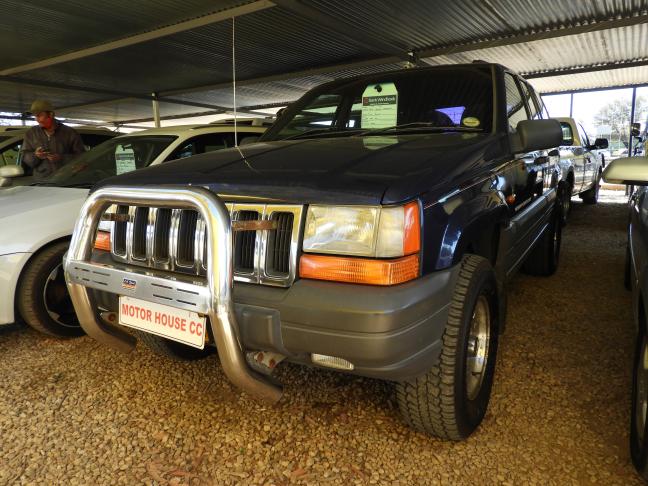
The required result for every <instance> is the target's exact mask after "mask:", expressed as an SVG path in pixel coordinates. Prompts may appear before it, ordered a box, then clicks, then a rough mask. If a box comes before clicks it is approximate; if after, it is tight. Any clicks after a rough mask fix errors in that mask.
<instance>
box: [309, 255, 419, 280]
mask: <svg viewBox="0 0 648 486" xmlns="http://www.w3.org/2000/svg"><path fill="white" fill-rule="evenodd" d="M299 276H300V277H301V278H312V279H317V280H331V281H335V282H348V283H356V284H367V285H396V284H399V283H403V282H407V281H409V280H414V279H415V278H416V277H418V276H419V256H418V255H409V256H406V257H402V258H395V259H390V260H374V259H369V258H349V257H337V256H327V255H302V257H301V259H300V262H299Z"/></svg>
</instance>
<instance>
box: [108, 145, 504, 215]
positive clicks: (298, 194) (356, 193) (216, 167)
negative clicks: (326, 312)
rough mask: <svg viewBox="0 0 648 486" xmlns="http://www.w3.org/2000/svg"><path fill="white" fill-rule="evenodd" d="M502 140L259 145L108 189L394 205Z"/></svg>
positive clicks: (446, 178)
mask: <svg viewBox="0 0 648 486" xmlns="http://www.w3.org/2000/svg"><path fill="white" fill-rule="evenodd" d="M498 141H499V138H498V137H496V136H493V135H483V134H476V133H442V134H439V133H437V134H426V135H406V136H403V135H400V136H396V135H394V136H390V135H384V136H368V137H345V138H326V139H311V140H292V141H277V142H261V143H256V144H253V145H244V146H242V147H239V149H240V150H239V149H236V148H234V149H228V150H220V151H217V152H211V153H208V154H202V155H198V156H195V157H191V158H188V159H181V160H178V161H174V162H171V163H167V164H162V165H158V166H155V167H149V168H147V169H142V170H138V171H134V172H131V173H128V174H123V175H120V176H117V177H112V178H109V179H106V180H103V181H101V182H100V183H99V184H98V185H97V186H96V187H103V186H106V185H121V186H147V185H148V186H150V185H169V184H175V185H178V184H179V185H199V186H205V187H208V188H209V189H211V190H212V191H214V192H216V193H218V194H221V195H224V196H226V195H234V196H252V197H258V198H268V199H273V200H278V201H282V202H291V203H337V204H340V203H344V204H381V203H382V204H390V203H398V202H402V201H405V200H408V199H411V198H413V197H416V196H418V195H419V194H421V193H423V192H425V191H426V190H430V189H433V188H435V187H437V186H444V189H446V190H447V187H448V184H456V183H457V179H459V178H467V177H470V176H471V172H472V173H473V174H472V175H474V172H475V170H477V169H478V168H479V166H480V164H479V162H480V161H482V160H483V159H484V158H485V157H492V156H493V155H492V153H493V150H492V149H493V148H494V147H498V146H499V142H498Z"/></svg>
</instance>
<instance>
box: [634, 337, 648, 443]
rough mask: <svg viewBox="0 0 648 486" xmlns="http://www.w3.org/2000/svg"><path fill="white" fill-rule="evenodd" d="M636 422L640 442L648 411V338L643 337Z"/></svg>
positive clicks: (637, 388)
mask: <svg viewBox="0 0 648 486" xmlns="http://www.w3.org/2000/svg"><path fill="white" fill-rule="evenodd" d="M635 386H636V390H637V393H636V399H635V424H636V426H637V437H638V438H639V442H640V443H642V442H643V440H644V433H645V429H646V415H647V413H648V338H647V337H646V336H644V337H643V340H642V343H641V351H640V354H639V358H638V359H637V370H636V385H635Z"/></svg>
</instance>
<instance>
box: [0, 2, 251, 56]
mask: <svg viewBox="0 0 648 486" xmlns="http://www.w3.org/2000/svg"><path fill="white" fill-rule="evenodd" d="M250 1H252V0H248V1H245V0H183V1H182V3H181V4H179V3H178V2H177V1H175V0H137V1H135V2H134V1H131V0H110V1H94V2H93V1H85V0H68V1H65V2H52V1H51V0H31V1H29V2H25V1H22V0H0V12H2V15H0V45H1V46H2V56H0V68H5V67H10V66H14V65H19V64H25V63H28V62H31V61H36V60H40V59H46V58H48V57H51V56H55V55H58V54H62V53H64V52H68V51H72V50H78V49H82V48H86V47H89V46H93V45H96V44H101V43H104V42H107V41H112V40H115V39H119V38H123V37H127V36H129V35H134V34H137V33H140V32H145V31H148V30H151V29H154V28H158V27H162V26H166V25H171V24H175V23H177V22H179V21H182V20H186V19H187V18H192V17H200V16H202V15H206V14H209V13H213V12H218V11H220V10H224V9H226V8H230V7H232V6H234V5H240V4H245V3H250Z"/></svg>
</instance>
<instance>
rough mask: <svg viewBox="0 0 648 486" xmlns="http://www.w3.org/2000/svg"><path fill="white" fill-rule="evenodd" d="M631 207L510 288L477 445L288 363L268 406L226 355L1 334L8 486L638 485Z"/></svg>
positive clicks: (350, 380) (14, 329) (617, 198)
mask: <svg viewBox="0 0 648 486" xmlns="http://www.w3.org/2000/svg"><path fill="white" fill-rule="evenodd" d="M624 202H625V198H624V197H623V193H622V192H613V191H602V196H601V202H600V203H599V204H598V205H596V206H586V205H583V204H581V203H580V202H578V201H577V200H576V199H575V200H574V207H573V211H572V215H571V220H570V223H569V225H568V226H567V228H565V232H564V234H563V236H564V239H563V247H562V255H561V262H560V268H559V270H558V272H557V273H556V275H554V276H552V277H549V278H539V277H530V276H526V275H522V274H520V275H518V276H516V277H515V278H514V280H513V281H512V282H511V284H510V286H509V303H508V311H509V312H508V325H507V328H506V333H505V334H504V335H503V336H502V337H501V340H500V348H499V356H498V363H497V370H496V377H495V384H494V388H493V395H492V399H491V403H490V407H489V410H488V413H487V415H486V418H485V420H484V422H483V424H482V426H481V427H480V428H479V429H478V430H477V432H476V433H475V434H474V435H473V436H471V437H470V438H469V439H468V440H466V441H464V442H460V443H453V442H443V441H439V440H436V439H433V438H430V437H427V436H425V435H423V434H420V433H417V432H414V431H412V430H410V429H408V428H407V427H406V426H405V425H404V424H403V423H402V422H401V420H400V419H399V416H398V410H397V408H396V405H395V400H394V397H393V395H392V390H391V388H390V386H388V384H386V383H382V382H380V381H377V380H371V379H364V378H358V377H354V376H350V375H344V374H340V373H335V372H330V371H323V370H318V369H308V368H303V367H300V366H297V365H291V364H282V365H281V366H280V369H279V370H278V371H277V378H278V379H279V380H281V381H282V382H283V383H284V384H285V396H284V397H283V399H282V401H281V402H280V403H279V404H277V405H274V406H268V405H264V404H261V403H258V402H255V401H254V400H252V399H250V398H249V397H247V396H246V395H245V394H242V393H240V392H239V391H238V390H237V389H235V388H234V387H233V386H232V385H230V384H229V383H228V382H227V380H226V379H225V377H224V375H223V373H222V370H221V369H220V366H219V364H218V359H217V357H216V356H210V357H209V358H207V359H205V360H202V361H198V362H174V361H170V360H168V359H165V358H162V357H158V356H156V355H154V354H152V353H151V352H150V351H148V350H147V349H146V348H145V347H143V346H138V348H137V350H136V352H134V353H131V354H129V355H124V354H120V353H118V352H116V351H113V350H111V349H109V348H107V347H105V346H103V345H100V344H99V343H97V342H95V341H93V340H91V339H90V338H87V337H83V338H80V339H73V340H63V341H61V340H56V339H51V338H48V337H44V336H42V335H39V334H37V333H36V332H34V331H31V330H30V329H28V328H27V327H25V326H23V325H21V324H15V325H12V326H8V327H4V328H0V484H3V485H4V484H8V485H9V484H11V485H13V484H48V485H53V484H68V485H77V484H78V485H104V484H105V485H108V484H111V485H112V484H123V485H133V484H149V485H168V486H180V485H191V486H194V485H196V486H197V485H221V484H223V485H229V484H258V485H290V484H302V485H321V484H331V485H335V484H343V485H350V484H362V485H364V484H389V485H412V484H416V485H418V484H442V485H448V484H452V485H463V484H466V485H473V484H480V485H490V484H501V485H514V484H530V485H554V484H555V485H583V484H597V485H599V484H600V485H633V484H636V485H640V484H642V482H641V481H640V480H639V479H638V477H637V476H636V475H635V473H634V470H633V468H632V464H631V461H630V457H629V451H628V435H629V422H630V418H629V408H630V390H631V389H630V386H631V365H632V353H633V343H634V334H635V330H634V324H633V317H632V310H631V307H630V300H631V299H630V293H629V292H627V291H626V290H624V288H623V262H624V249H625V238H626V235H625V224H626V210H627V208H626V206H625V204H624Z"/></svg>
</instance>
